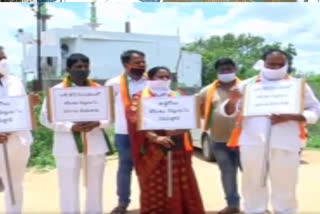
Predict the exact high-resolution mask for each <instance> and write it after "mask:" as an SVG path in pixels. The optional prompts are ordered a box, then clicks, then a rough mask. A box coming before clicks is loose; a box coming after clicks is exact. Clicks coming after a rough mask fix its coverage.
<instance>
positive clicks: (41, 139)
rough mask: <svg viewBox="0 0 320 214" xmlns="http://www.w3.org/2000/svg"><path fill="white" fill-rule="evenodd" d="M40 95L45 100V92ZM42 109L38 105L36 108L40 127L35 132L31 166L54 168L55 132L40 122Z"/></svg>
mask: <svg viewBox="0 0 320 214" xmlns="http://www.w3.org/2000/svg"><path fill="white" fill-rule="evenodd" d="M40 95H41V97H42V100H43V93H41V94H40ZM40 110H41V106H37V107H36V109H35V113H36V115H37V126H38V129H37V130H35V131H34V132H33V137H34V142H33V145H32V147H31V158H30V161H29V166H35V167H37V168H53V167H55V161H54V157H53V155H52V146H53V132H52V131H51V130H50V129H47V128H46V127H44V126H42V125H41V124H40V122H39V115H40Z"/></svg>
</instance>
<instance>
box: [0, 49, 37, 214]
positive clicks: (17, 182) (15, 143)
mask: <svg viewBox="0 0 320 214" xmlns="http://www.w3.org/2000/svg"><path fill="white" fill-rule="evenodd" d="M25 95H26V92H25V89H24V86H23V84H22V82H21V80H20V79H18V78H16V77H14V76H12V75H10V74H9V66H8V64H7V60H6V55H5V53H4V50H3V47H0V97H6V96H25ZM32 141H33V139H32V135H31V132H30V131H17V132H11V133H3V132H1V130H0V176H1V178H2V179H3V184H4V187H5V188H4V193H5V202H6V210H7V213H15V214H19V213H22V205H23V178H24V173H25V170H26V167H27V163H28V159H29V156H30V145H31V143H32ZM4 144H6V146H7V150H8V157H9V164H10V168H11V178H12V187H13V192H14V196H15V204H12V203H11V199H10V191H9V190H10V188H9V186H8V185H9V182H8V175H7V173H6V166H5V160H4Z"/></svg>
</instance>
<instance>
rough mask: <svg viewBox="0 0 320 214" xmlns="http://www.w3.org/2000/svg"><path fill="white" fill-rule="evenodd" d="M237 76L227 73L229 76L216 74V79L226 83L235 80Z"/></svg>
mask: <svg viewBox="0 0 320 214" xmlns="http://www.w3.org/2000/svg"><path fill="white" fill-rule="evenodd" d="M236 77H237V75H236V74H235V73H229V74H218V79H219V80H220V81H221V82H224V83H228V82H232V81H233V80H235V79H236Z"/></svg>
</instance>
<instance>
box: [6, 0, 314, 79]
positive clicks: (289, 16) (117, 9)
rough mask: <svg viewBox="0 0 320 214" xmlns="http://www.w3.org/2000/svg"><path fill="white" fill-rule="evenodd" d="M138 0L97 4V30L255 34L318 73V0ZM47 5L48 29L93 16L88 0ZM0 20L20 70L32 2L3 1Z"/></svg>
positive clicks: (185, 36) (186, 37)
mask: <svg viewBox="0 0 320 214" xmlns="http://www.w3.org/2000/svg"><path fill="white" fill-rule="evenodd" d="M115 1H122V2H120V3H119V2H115ZM125 1H127V2H125ZM136 1H137V0H132V1H130V0H129V1H128V0H109V1H108V2H107V3H105V1H101V3H98V4H97V7H98V9H97V10H98V22H99V23H101V24H102V25H101V27H100V28H99V30H108V31H116V32H123V31H124V22H125V21H126V20H128V19H130V20H131V24H132V32H136V33H146V34H161V35H177V29H178V28H179V32H180V37H181V41H182V42H183V43H187V42H192V41H194V40H196V39H198V38H208V37H210V36H212V35H224V34H226V33H234V34H241V33H251V34H253V35H259V36H262V37H264V38H265V39H266V40H267V41H268V42H282V43H284V44H287V43H292V44H294V46H295V47H296V48H297V51H298V56H297V57H296V58H295V61H294V62H295V66H296V67H297V68H298V70H303V71H305V72H307V71H314V72H317V73H319V74H320V51H319V50H320V13H319V11H320V4H316V3H136ZM48 9H49V13H50V14H52V15H53V17H52V18H51V19H50V20H49V23H48V27H49V28H55V27H63V28H70V27H72V26H73V25H81V24H84V23H87V22H88V20H89V3H85V2H83V3H74V2H73V3H51V4H49V5H48ZM0 24H1V32H0V45H3V46H5V48H6V52H7V54H8V57H9V59H10V61H9V62H10V65H11V68H12V69H11V70H12V71H13V72H14V73H17V74H18V73H20V70H19V64H20V61H21V57H22V48H21V44H19V43H18V42H17V41H16V39H15V37H14V35H15V34H16V31H17V29H18V28H23V29H24V30H25V31H29V32H32V33H34V34H35V32H36V29H35V25H36V19H35V17H34V14H33V13H32V11H31V10H30V7H29V4H28V3H20V4H19V3H1V4H0Z"/></svg>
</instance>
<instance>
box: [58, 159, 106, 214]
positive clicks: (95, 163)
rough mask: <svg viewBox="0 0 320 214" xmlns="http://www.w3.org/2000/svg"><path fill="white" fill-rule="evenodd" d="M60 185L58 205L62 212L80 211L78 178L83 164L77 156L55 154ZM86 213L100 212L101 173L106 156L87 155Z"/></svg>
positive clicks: (70, 213)
mask: <svg viewBox="0 0 320 214" xmlns="http://www.w3.org/2000/svg"><path fill="white" fill-rule="evenodd" d="M55 158H56V162H57V168H58V177H59V187H60V207H61V213H63V214H77V213H80V195H79V185H80V184H79V180H80V175H82V173H81V174H80V169H81V166H82V164H83V162H82V157H81V156H80V155H79V156H55ZM87 161H88V162H87V173H88V174H87V190H86V211H85V213H86V214H102V213H103V206H102V191H103V175H104V167H105V161H106V156H105V155H104V154H99V155H88V158H87Z"/></svg>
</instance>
